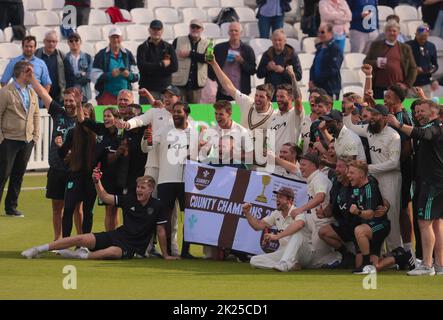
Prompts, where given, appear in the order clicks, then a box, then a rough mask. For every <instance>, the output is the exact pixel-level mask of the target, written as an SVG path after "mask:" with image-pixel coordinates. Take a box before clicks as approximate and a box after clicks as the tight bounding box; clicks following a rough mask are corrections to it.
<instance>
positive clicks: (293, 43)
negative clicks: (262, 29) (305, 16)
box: [286, 38, 301, 53]
mask: <svg viewBox="0 0 443 320" xmlns="http://www.w3.org/2000/svg"><path fill="white" fill-rule="evenodd" d="M286 43H287V44H289V45H290V46H291V47H293V48H294V50H295V52H297V53H298V52H300V51H301V47H300V42H299V41H298V40H297V39H294V38H286Z"/></svg>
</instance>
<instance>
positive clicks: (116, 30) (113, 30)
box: [108, 27, 123, 37]
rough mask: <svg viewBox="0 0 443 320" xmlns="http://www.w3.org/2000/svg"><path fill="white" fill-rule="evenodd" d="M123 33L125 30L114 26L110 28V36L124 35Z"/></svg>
mask: <svg viewBox="0 0 443 320" xmlns="http://www.w3.org/2000/svg"><path fill="white" fill-rule="evenodd" d="M122 35H123V32H122V31H121V30H120V28H117V27H114V28H111V30H109V35H108V36H109V37H112V36H120V37H121V36H122Z"/></svg>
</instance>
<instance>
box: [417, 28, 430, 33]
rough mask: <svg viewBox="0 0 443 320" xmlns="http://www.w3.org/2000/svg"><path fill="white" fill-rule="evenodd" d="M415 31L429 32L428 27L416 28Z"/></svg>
mask: <svg viewBox="0 0 443 320" xmlns="http://www.w3.org/2000/svg"><path fill="white" fill-rule="evenodd" d="M417 32H418V33H423V32H429V28H418V29H417Z"/></svg>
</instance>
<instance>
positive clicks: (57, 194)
mask: <svg viewBox="0 0 443 320" xmlns="http://www.w3.org/2000/svg"><path fill="white" fill-rule="evenodd" d="M47 177H48V180H47V183H46V198H48V199H52V200H64V199H65V189H66V182H67V181H68V172H67V171H63V170H58V169H54V168H49V171H48V175H47Z"/></svg>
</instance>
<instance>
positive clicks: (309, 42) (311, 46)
mask: <svg viewBox="0 0 443 320" xmlns="http://www.w3.org/2000/svg"><path fill="white" fill-rule="evenodd" d="M316 41H317V38H315V37H308V38H304V39H303V40H302V50H303V52H305V53H315V52H316V51H317V50H316V49H315V43H316Z"/></svg>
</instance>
